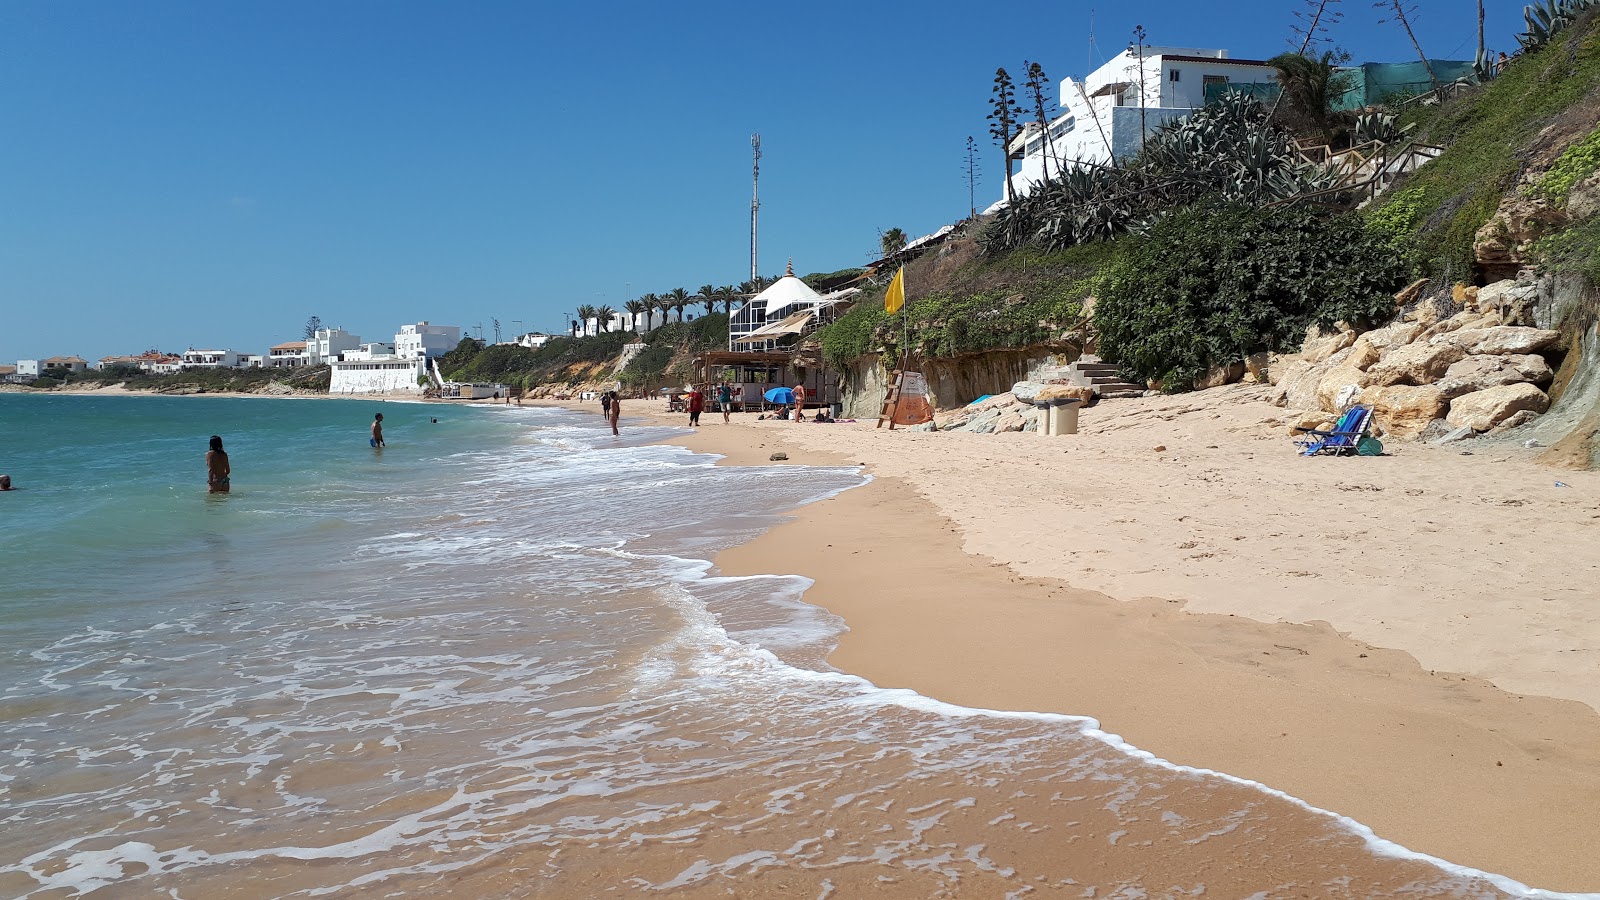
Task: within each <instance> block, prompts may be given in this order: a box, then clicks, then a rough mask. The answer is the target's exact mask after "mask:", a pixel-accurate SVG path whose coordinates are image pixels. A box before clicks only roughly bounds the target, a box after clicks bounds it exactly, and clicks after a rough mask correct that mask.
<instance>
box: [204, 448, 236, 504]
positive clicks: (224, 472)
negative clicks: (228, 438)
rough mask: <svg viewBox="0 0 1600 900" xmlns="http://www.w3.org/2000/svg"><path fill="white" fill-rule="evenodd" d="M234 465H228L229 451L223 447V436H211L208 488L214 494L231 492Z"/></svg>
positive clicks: (207, 470)
mask: <svg viewBox="0 0 1600 900" xmlns="http://www.w3.org/2000/svg"><path fill="white" fill-rule="evenodd" d="M232 474H233V467H232V466H230V465H228V452H227V451H226V450H223V449H222V436H221V435H217V434H213V435H212V436H211V449H210V450H207V451H206V488H207V490H209V491H210V492H211V493H213V494H226V493H229V487H230V486H231V485H230V479H229V476H231V475H232Z"/></svg>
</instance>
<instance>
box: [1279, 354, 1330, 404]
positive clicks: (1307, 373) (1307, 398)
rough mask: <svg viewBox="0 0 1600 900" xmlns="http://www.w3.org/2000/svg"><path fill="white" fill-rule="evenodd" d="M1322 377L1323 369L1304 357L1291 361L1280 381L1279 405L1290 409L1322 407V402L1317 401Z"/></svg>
mask: <svg viewBox="0 0 1600 900" xmlns="http://www.w3.org/2000/svg"><path fill="white" fill-rule="evenodd" d="M1321 378H1322V370H1321V369H1318V368H1317V367H1316V366H1313V365H1311V364H1310V363H1308V362H1306V361H1305V360H1303V359H1297V360H1295V361H1294V362H1292V363H1289V365H1288V366H1287V367H1286V368H1284V370H1283V372H1282V374H1281V376H1280V378H1279V381H1278V401H1277V402H1278V405H1279V406H1287V407H1289V408H1290V409H1315V408H1318V407H1320V406H1321V404H1319V403H1318V402H1317V382H1318V381H1319V380H1320V379H1321Z"/></svg>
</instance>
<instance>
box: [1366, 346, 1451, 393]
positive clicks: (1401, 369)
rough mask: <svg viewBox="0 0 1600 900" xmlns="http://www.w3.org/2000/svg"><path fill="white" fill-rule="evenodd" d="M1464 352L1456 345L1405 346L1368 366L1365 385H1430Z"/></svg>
mask: <svg viewBox="0 0 1600 900" xmlns="http://www.w3.org/2000/svg"><path fill="white" fill-rule="evenodd" d="M1466 355H1467V354H1466V351H1464V350H1462V349H1461V348H1460V347H1458V346H1456V345H1455V344H1444V343H1441V344H1407V345H1405V346H1404V347H1400V348H1398V349H1396V350H1393V351H1391V352H1390V353H1388V354H1387V355H1385V356H1384V357H1383V359H1381V360H1379V361H1378V362H1376V363H1373V364H1372V365H1371V366H1369V367H1367V373H1366V378H1365V381H1366V384H1367V385H1369V386H1372V385H1376V386H1378V387H1384V386H1386V385H1391V384H1432V383H1434V382H1435V381H1438V380H1439V379H1440V378H1442V377H1443V376H1444V373H1445V372H1446V371H1447V370H1448V369H1449V368H1450V365H1451V364H1452V363H1454V362H1456V361H1457V360H1460V359H1461V358H1462V357H1463V356H1466Z"/></svg>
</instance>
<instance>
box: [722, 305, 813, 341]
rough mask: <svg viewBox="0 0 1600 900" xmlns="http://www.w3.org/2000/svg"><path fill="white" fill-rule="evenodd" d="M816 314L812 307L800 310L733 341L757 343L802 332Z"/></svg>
mask: <svg viewBox="0 0 1600 900" xmlns="http://www.w3.org/2000/svg"><path fill="white" fill-rule="evenodd" d="M815 314H816V311H815V310H810V309H805V310H801V311H800V312H797V313H794V314H793V315H790V316H787V317H785V318H784V319H783V320H782V321H778V322H768V323H767V324H765V325H763V326H761V327H760V328H757V329H756V330H755V331H752V332H750V333H749V334H747V335H745V336H744V337H742V338H737V339H735V340H733V341H732V343H735V344H755V343H760V342H762V341H770V340H772V339H773V338H776V337H778V336H779V335H784V334H799V333H800V332H802V331H804V330H805V327H806V323H808V322H810V321H811V317H812V316H814V315H815Z"/></svg>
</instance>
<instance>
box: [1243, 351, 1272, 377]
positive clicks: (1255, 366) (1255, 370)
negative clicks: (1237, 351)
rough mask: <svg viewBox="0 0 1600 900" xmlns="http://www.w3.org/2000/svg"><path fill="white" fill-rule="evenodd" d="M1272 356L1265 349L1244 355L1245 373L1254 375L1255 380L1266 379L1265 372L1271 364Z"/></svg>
mask: <svg viewBox="0 0 1600 900" xmlns="http://www.w3.org/2000/svg"><path fill="white" fill-rule="evenodd" d="M1272 356H1273V354H1271V353H1267V352H1266V351H1262V352H1260V353H1252V354H1250V355H1249V356H1246V357H1245V358H1244V371H1245V374H1247V375H1254V376H1255V377H1256V380H1257V381H1266V380H1268V378H1267V374H1268V372H1269V371H1270V369H1271V367H1272V364H1273V361H1272Z"/></svg>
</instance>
